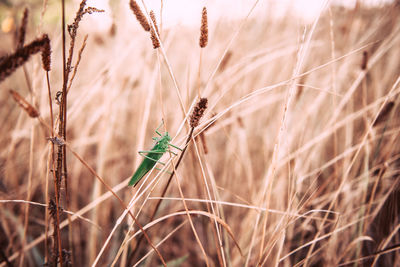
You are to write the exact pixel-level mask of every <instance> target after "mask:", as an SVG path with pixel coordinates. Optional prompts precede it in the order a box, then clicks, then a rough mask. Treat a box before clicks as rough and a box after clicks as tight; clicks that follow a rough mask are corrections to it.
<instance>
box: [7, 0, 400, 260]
mask: <svg viewBox="0 0 400 267" xmlns="http://www.w3.org/2000/svg"><path fill="white" fill-rule="evenodd" d="M68 3H69V2H68ZM138 3H142V2H140V1H139V2H138ZM53 4H54V3H49V5H50V7H48V8H51V5H53ZM129 5H130V6H131V7H132V9H133V10H134V9H135V7H136V8H139V5H137V3H136V2H135V1H130V3H129V1H124V2H123V3H121V4H115V6H113V11H114V12H115V13H114V24H113V26H112V28H111V29H110V31H109V32H103V33H101V34H99V33H91V32H90V30H89V31H88V30H85V29H90V25H86V27H85V29H83V28H82V29H81V28H79V27H76V28H74V27H72V28H70V32H69V33H70V35H71V31H72V32H74V31H75V30H76V33H75V34H77V35H76V39H75V40H74V42H75V47H74V50H73V51H75V52H74V57H73V58H72V61H71V63H70V64H71V66H72V67H73V68H72V69H71V73H70V75H69V79H68V81H69V83H67V85H70V87H69V90H68V99H67V103H66V108H67V109H66V112H67V114H66V118H67V119H66V122H67V123H66V132H65V135H66V140H65V139H63V138H62V137H63V136H62V134H60V135H58V134H57V133H58V132H59V128H58V127H59V126H58V125H59V124H58V118H59V114H58V113H59V111H58V107H59V105H60V103H58V101H60V97H61V95H62V93H57V92H59V91H61V88H63V86H64V88H65V83H64V82H65V81H63V70H62V64H63V63H62V58H63V56H62V43H63V42H62V39H61V33H60V32H61V31H60V27H59V25H60V24H61V23H59V24H58V25H46V24H43V26H42V28H39V26H38V25H36V24H35V23H34V21H33V19H28V27H27V28H25V30H26V38H25V40H23V39H22V43H23V42H24V41H25V42H26V43H28V46H29V42H31V41H32V40H35V37H37V36H41V34H42V33H48V36H49V37H50V40H51V50H52V54H51V62H52V63H51V64H52V66H51V71H50V68H47V69H46V70H48V71H49V72H48V74H49V76H48V81H49V83H47V77H46V76H47V75H46V71H45V70H43V68H42V62H41V58H40V56H37V55H31V54H29V55H28V58H26V60H25V61H24V62H22V63H24V65H23V68H22V67H20V65H22V63H21V62H20V63H21V64H19V65H18V66H16V65H13V66H14V67H13V68H14V69H13V72H12V73H8V72H5V73H6V74H7V77H5V76H4V80H3V81H2V82H1V83H0V103H1V105H0V125H1V135H0V147H1V148H2V149H1V154H0V177H1V179H0V198H1V200H0V202H1V204H0V205H1V209H0V217H1V220H0V222H1V223H0V261H1V263H0V264H1V266H7V265H8V266H14V265H24V266H40V265H43V264H45V263H48V264H50V265H54V266H55V265H57V263H56V261H57V256H58V255H59V254H57V253H58V252H55V251H61V254H62V255H63V257H62V262H63V265H68V264H71V265H74V266H89V265H92V264H94V265H97V266H110V265H111V266H127V265H129V266H132V265H134V264H139V263H140V264H142V266H157V265H158V264H161V259H163V260H165V262H167V263H168V266H205V265H208V266H257V265H262V266H278V265H279V266H338V265H339V266H398V265H400V257H399V252H398V249H399V247H400V246H399V244H400V243H399V239H400V235H399V227H400V220H399V210H400V209H399V205H398V203H399V201H400V189H399V165H400V161H399V158H400V144H399V141H398V140H399V128H398V127H400V121H399V119H398V118H399V98H398V94H399V92H400V61H399V55H400V23H399V19H398V18H399V15H400V7H399V5H398V4H397V5H396V4H390V5H386V6H381V7H377V8H367V7H365V6H363V5H357V6H356V8H354V9H351V10H348V9H342V8H339V7H334V6H332V7H331V8H330V9H328V10H327V11H325V12H323V13H321V15H320V17H319V19H317V20H315V21H314V22H313V23H311V24H303V23H301V22H300V20H299V19H297V18H296V17H294V16H292V15H290V14H288V15H287V16H286V17H284V18H282V19H271V17H270V16H266V17H260V16H257V17H253V16H251V12H252V10H250V9H249V10H248V11H247V12H248V15H249V16H247V15H246V16H244V17H243V18H242V19H240V20H234V21H226V20H223V19H220V20H218V21H217V22H215V20H210V19H208V23H209V24H208V30H207V35H208V36H207V37H208V38H207V41H206V42H202V41H201V38H200V40H199V36H200V23H201V22H200V21H199V27H198V28H191V27H185V26H184V25H183V26H179V27H178V26H177V27H172V28H166V27H163V25H162V20H160V17H159V14H156V15H157V16H158V17H157V18H153V19H152V20H149V14H150V10H147V8H143V9H142V10H141V12H142V15H141V16H139V17H140V18H141V19H142V21H141V23H142V25H147V27H148V28H147V31H150V32H151V36H150V34H149V33H148V32H146V31H144V30H143V28H142V26H141V25H140V24H139V22H138V21H134V20H132V18H135V15H134V14H133V13H128V12H126V10H128V11H129V12H130V10H129ZM53 8H54V7H53ZM72 8H73V9H78V6H69V5H67V8H66V10H70V9H72ZM93 10H94V11H96V10H95V9H93ZM93 10H92V11H93ZM255 10H257V6H256V7H255ZM207 11H208V13H209V14H216V13H217V12H216V11H215V10H210V8H208V10H207ZM207 11H206V12H204V11H203V14H204V13H206V14H207ZM18 12H20V13H21V16H22V12H23V10H22V9H21V10H18ZM35 12H36V13H38V14H40V12H41V10H31V11H30V14H32V13H33V14H34V13H35ZM87 13H90V12H87ZM44 14H45V15H44V18H46V13H44ZM121 14H125V15H121ZM66 15H67V16H66V17H67V18H69V19H67V21H66V23H67V24H71V23H72V22H73V19H72V18H70V17H73V13H71V14H66ZM84 15H85V16H84V18H83V20H82V21H81V22H80V23H81V25H82V24H85V23H88V21H85V17H87V16H90V14H84ZM162 15H163V17H164V18H166V17H168V14H167V13H163V14H162ZM24 17H25V16H24ZM60 17H61V15H60ZM136 17H137V15H136ZM146 19H147V22H146V21H145V20H146ZM44 21H45V20H44ZM132 21H134V22H133V23H132ZM156 21H157V23H155V22H156ZM203 21H207V19H204V18H203ZM144 22H146V23H147V24H146V23H144ZM158 23H159V25H156V24H158ZM156 27H157V28H156ZM15 28H16V31H18V27H15ZM201 28H202V30H203V29H205V28H207V27H206V26H205V25H203V26H202V27H201ZM85 31H86V32H85ZM37 32H39V34H37ZM85 34H88V35H89V37H88V39H87V43H86V39H85V37H84V36H85ZM69 37H70V36H68V35H67V40H66V41H67V43H66V45H67V49H68V47H69V46H68V45H69ZM150 37H151V38H150ZM204 37H205V36H204V35H202V38H203V41H204ZM1 40H4V42H2V43H3V44H6V43H7V44H10V45H9V47H3V45H2V47H1V48H2V49H6V50H5V51H3V55H4V57H2V58H1V59H0V66H4V65H5V64H3V63H4V62H6V60H7V59H9V57H7V55H5V54H4V53H5V52H6V53H8V55H14V56H15V54H17V55H18V49H17V45H18V47H20V49H24V46H23V44H22V45H20V44H21V41H19V44H18V43H16V42H15V41H13V40H21V38H19V39H18V38H17V39H15V37H14V35H13V34H12V33H10V34H8V35H6V34H2V36H1ZM152 41H153V43H152ZM199 42H200V43H203V44H204V45H202V47H200V46H199ZM155 43H156V44H158V46H156V45H154V44H155ZM12 44H15V46H13V45H12ZM83 44H86V47H85V46H84V45H83ZM152 44H153V45H154V47H155V48H156V49H153V45H152ZM26 46H27V45H25V47H26ZM21 47H22V48H21ZM36 50H37V51H36ZM36 50H35V53H38V52H43V51H44V48H43V49H42V48H40V49H36ZM16 51H17V52H16ZM13 53H14V54H13ZM24 55H25V54H24ZM77 61H79V62H80V63H79V65H78V66H77V65H76V64H77V63H76V62H77ZM64 64H65V62H64ZM18 67H19V68H18ZM1 71H3V69H1ZM74 72H75V73H74ZM6 74H4V75H6ZM2 75H3V72H2ZM1 77H3V76H1ZM71 77H74V78H73V82H70V81H71ZM48 85H49V86H48ZM49 89H50V94H51V103H52V107H53V108H52V109H53V114H50V111H49ZM66 89H67V88H66ZM9 90H13V91H12V92H14V93H16V92H18V93H17V95H18V96H19V97H17V99H19V100H17V101H18V103H19V104H20V105H18V103H16V102H15V100H14V98H13V97H12V95H10V93H9ZM14 97H15V96H14ZM199 97H204V98H207V99H208V106H207V109H205V114H204V116H203V117H202V118H201V119H200V121H198V122H197V123H199V125H190V116H191V113H192V110H193V107H194V105H195V104H196V103H197V101H198V99H199ZM56 99H57V100H56ZM27 107H28V108H27ZM30 108H32V109H33V110H34V111H36V112H37V114H36V113H34V111H33V113H34V114H36V115H37V116H32V117H37V118H32V117H30V116H29V114H27V113H26V110H24V109H30ZM197 110H198V109H197ZM53 116H54V119H53V121H51V120H52V119H51V118H53ZM38 118H39V119H38ZM192 118H193V117H192ZM162 120H164V122H165V123H164V127H163V128H162V130H163V131H168V132H169V133H170V135H171V136H173V137H174V139H173V144H175V145H177V146H181V147H184V145H185V144H186V140H188V141H189V142H188V146H187V148H186V152H185V154H184V155H183V161H182V162H181V164H179V165H178V166H177V160H178V158H179V156H180V153H181V152H180V151H178V150H174V152H175V153H177V154H178V156H176V157H172V158H170V156H171V155H172V154H170V155H167V154H168V153H166V155H165V156H164V157H163V161H164V162H168V165H167V167H168V169H169V171H170V172H171V171H173V173H174V175H173V176H172V175H170V174H168V173H165V172H160V171H157V170H154V171H152V172H151V174H150V175H149V176H146V177H145V178H144V179H143V181H142V182H140V183H139V184H138V185H137V186H136V187H128V186H127V184H128V181H129V179H130V176H131V175H132V173H133V172H134V171H135V168H136V167H137V166H138V165H139V163H140V161H141V157H140V156H139V155H138V153H137V151H138V150H146V149H148V148H150V147H151V146H152V140H151V137H152V136H155V133H154V129H156V127H157V125H159V124H160V122H161V121H162ZM51 125H54V126H53V127H54V129H53V130H51V128H52V126H51ZM191 129H192V130H191ZM192 134H193V135H192ZM53 145H54V146H55V149H57V148H58V147H60V146H64V145H65V151H66V162H67V165H64V166H66V167H67V171H68V195H67V194H66V192H65V189H66V188H65V184H64V182H62V183H61V184H60V192H59V194H60V198H59V199H58V201H59V203H58V204H56V203H54V202H53V201H50V200H53V196H54V195H55V193H57V192H54V191H55V188H57V187H54V186H53V183H54V182H53V173H55V172H56V171H55V167H56V166H55V164H54V162H55V159H52V157H51V151H52V146H53ZM160 168H163V166H161V165H160ZM165 169H166V168H165ZM61 177H62V175H61ZM168 177H172V180H171V183H170V185H169V187H168V190H166V193H165V196H163V195H164V194H163V191H164V190H165V188H166V183H167V181H168ZM111 191H113V192H114V193H115V194H116V195H113V194H112V193H111ZM117 196H118V198H119V199H120V200H118V198H117ZM160 196H163V200H162V201H161V202H159V200H160ZM121 201H122V202H121ZM157 203H160V206H159V207H158V209H155V207H156V205H158V204H157ZM56 205H59V206H60V210H59V213H60V214H59V224H57V223H56V224H55V223H53V221H54V220H55V218H56V215H55V213H56V211H57V206H56ZM127 207H129V212H130V213H131V214H132V216H134V218H135V220H137V221H136V222H135V221H134V220H133V218H132V216H130V215H129V214H128V212H127V210H126V208H127ZM155 210H157V212H156V213H154V211H155ZM49 214H50V215H49ZM138 225H141V226H143V228H144V230H145V231H146V234H147V236H148V238H149V240H150V242H149V241H148V240H147V241H146V239H144V238H143V240H142V234H141V233H140V230H139V227H138ZM58 227H59V228H60V238H59V242H60V245H61V247H57V245H56V246H54V244H55V242H58V240H56V238H58V237H57V235H52V233H54V230H55V228H58ZM150 243H151V245H152V246H153V248H152V246H150V245H149V244H150ZM154 247H157V252H158V253H159V254H157V253H156V252H155V250H156V249H155V248H154ZM54 248H56V250H54ZM160 255H161V256H160Z"/></svg>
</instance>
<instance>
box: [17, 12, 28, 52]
mask: <svg viewBox="0 0 400 267" xmlns="http://www.w3.org/2000/svg"><path fill="white" fill-rule="evenodd" d="M28 15H29V10H28V8H27V7H26V8H25V9H24V15H23V16H22V20H21V26H20V28H19V31H18V43H17V48H21V47H23V46H24V43H25V35H26V26H27V25H28Z"/></svg>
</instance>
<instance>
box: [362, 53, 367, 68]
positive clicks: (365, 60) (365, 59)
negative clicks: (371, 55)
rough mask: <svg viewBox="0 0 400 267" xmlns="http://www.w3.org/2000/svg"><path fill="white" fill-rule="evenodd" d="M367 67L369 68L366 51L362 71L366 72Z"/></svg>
mask: <svg viewBox="0 0 400 267" xmlns="http://www.w3.org/2000/svg"><path fill="white" fill-rule="evenodd" d="M367 66H368V52H367V51H364V52H363V58H362V62H361V69H362V70H366V69H367Z"/></svg>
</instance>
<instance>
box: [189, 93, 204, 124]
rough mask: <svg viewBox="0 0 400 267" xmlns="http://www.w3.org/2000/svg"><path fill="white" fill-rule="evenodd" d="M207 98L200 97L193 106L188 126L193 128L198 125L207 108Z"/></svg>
mask: <svg viewBox="0 0 400 267" xmlns="http://www.w3.org/2000/svg"><path fill="white" fill-rule="evenodd" d="M207 103H208V100H207V98H200V100H199V102H197V105H196V106H195V107H194V109H193V112H192V115H191V116H190V127H192V128H195V127H197V126H198V125H199V122H200V119H201V117H203V114H204V111H205V110H206V109H207Z"/></svg>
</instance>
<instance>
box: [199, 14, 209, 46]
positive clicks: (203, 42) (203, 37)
mask: <svg viewBox="0 0 400 267" xmlns="http://www.w3.org/2000/svg"><path fill="white" fill-rule="evenodd" d="M207 43H208V23H207V8H206V7H203V11H202V14H201V27H200V41H199V45H200V47H201V48H204V47H206V46H207Z"/></svg>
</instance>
